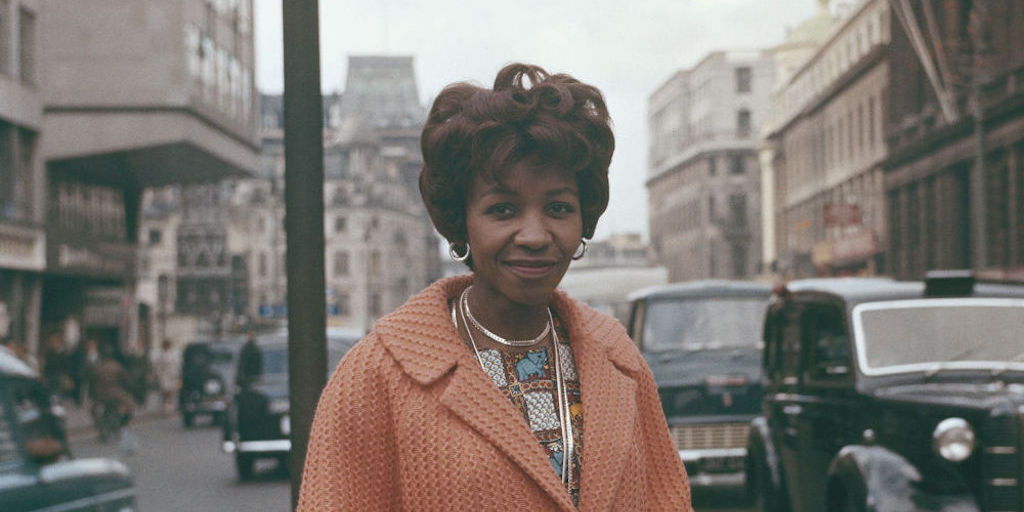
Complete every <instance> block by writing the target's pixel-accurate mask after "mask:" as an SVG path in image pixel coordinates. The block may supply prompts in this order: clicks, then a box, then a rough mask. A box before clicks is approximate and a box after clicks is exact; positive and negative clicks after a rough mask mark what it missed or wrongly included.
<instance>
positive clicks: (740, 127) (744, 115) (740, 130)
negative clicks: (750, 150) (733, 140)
mask: <svg viewBox="0 0 1024 512" xmlns="http://www.w3.org/2000/svg"><path fill="white" fill-rule="evenodd" d="M736 136H737V137H739V138H741V139H745V138H747V137H750V111H749V110H747V109H743V110H740V111H739V112H737V113H736Z"/></svg>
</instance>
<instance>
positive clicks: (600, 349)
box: [558, 296, 639, 511]
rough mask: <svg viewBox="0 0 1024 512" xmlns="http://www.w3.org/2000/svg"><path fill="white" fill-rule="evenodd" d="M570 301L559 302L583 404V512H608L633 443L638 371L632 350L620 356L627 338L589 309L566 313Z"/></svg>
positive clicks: (615, 325) (618, 327) (611, 321)
mask: <svg viewBox="0 0 1024 512" xmlns="http://www.w3.org/2000/svg"><path fill="white" fill-rule="evenodd" d="M567 301H568V299H567V298H565V297H564V296H563V297H562V298H561V300H559V301H558V302H561V303H562V307H560V308H559V312H560V313H561V314H563V315H565V314H566V313H562V312H568V315H567V316H568V317H569V318H568V319H569V329H570V343H571V344H572V347H573V354H574V356H575V358H576V366H577V370H578V372H579V375H580V394H581V396H582V398H583V458H582V465H583V466H582V475H581V477H580V478H581V482H580V509H581V510H587V511H604V510H610V509H611V507H612V506H613V504H614V503H613V501H614V498H615V496H616V494H618V490H617V486H618V484H619V483H620V482H621V480H622V479H621V473H622V471H623V468H626V467H628V466H629V465H628V464H627V463H626V457H627V456H628V454H629V451H630V450H631V447H632V446H633V444H634V442H635V440H634V439H633V435H634V426H635V425H636V417H637V408H636V388H637V384H636V381H635V380H634V378H633V375H636V372H637V371H638V370H639V366H638V365H637V361H636V359H635V358H633V357H630V352H629V350H622V345H621V339H622V338H623V337H625V336H626V334H625V332H624V331H623V329H622V326H621V325H619V323H618V322H617V321H616V320H614V319H612V318H610V317H607V316H605V315H600V314H597V313H596V312H594V311H592V310H590V309H589V308H587V309H583V308H581V307H579V306H576V307H568V304H566V302H567ZM563 318H564V316H563ZM616 340H618V341H619V342H620V343H619V344H618V345H616V344H615V343H614V341H616ZM627 348H628V347H627Z"/></svg>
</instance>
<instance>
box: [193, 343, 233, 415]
mask: <svg viewBox="0 0 1024 512" xmlns="http://www.w3.org/2000/svg"><path fill="white" fill-rule="evenodd" d="M241 346H242V339H241V338H232V339H225V340H217V341H196V342H192V343H189V344H188V345H186V346H185V350H184V352H183V353H182V358H181V360H182V362H181V390H180V391H179V392H178V410H179V411H180V412H181V421H182V423H183V424H184V425H185V427H191V426H192V425H193V422H194V421H195V418H196V417H198V416H207V417H209V418H210V421H211V423H213V424H215V425H219V424H221V423H222V422H223V420H224V415H225V413H226V411H227V409H228V400H229V399H230V397H231V386H232V382H233V380H234V371H235V358H236V357H237V355H238V350H239V347H241Z"/></svg>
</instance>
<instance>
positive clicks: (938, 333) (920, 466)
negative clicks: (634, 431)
mask: <svg viewBox="0 0 1024 512" xmlns="http://www.w3.org/2000/svg"><path fill="white" fill-rule="evenodd" d="M764 338H765V352H764V372H765V376H766V380H767V386H768V387H767V389H766V394H765V400H764V406H763V417H762V418H758V419H756V420H754V421H753V428H752V429H751V437H750V441H749V442H750V445H749V446H750V447H749V453H750V458H749V463H748V471H749V481H750V484H751V489H752V491H753V493H754V495H755V496H756V502H757V504H758V505H759V508H760V509H761V510H768V511H783V510H793V511H796V512H807V511H826V510H827V511H866V510H879V511H885V510H894V511H895V510H901V511H902V510H945V511H953V510H956V511H1010V510H1018V511H1019V510H1024V486H1022V475H1024V286H1019V285H1007V284H986V283H975V281H974V279H973V277H971V276H970V275H969V274H967V273H957V272H949V271H947V272H943V273H932V274H929V277H928V279H926V280H925V281H924V282H898V281H892V280H888V279H869V278H849V279H820V280H804V281H793V282H791V283H789V284H788V285H787V286H786V287H785V288H783V289H780V290H779V292H778V293H777V295H776V297H775V299H774V300H773V302H772V304H771V306H770V307H769V310H768V313H767V315H766V319H765V327H764Z"/></svg>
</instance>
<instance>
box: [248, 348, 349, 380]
mask: <svg viewBox="0 0 1024 512" xmlns="http://www.w3.org/2000/svg"><path fill="white" fill-rule="evenodd" d="M344 348H345V349H348V348H349V347H348V346H345V347H344ZM344 355H345V350H342V349H339V348H336V347H330V348H328V350H327V371H328V372H330V371H332V370H334V367H335V366H337V365H338V362H339V361H341V358H342V356H344ZM260 356H261V360H262V367H261V370H262V371H261V373H262V375H263V377H270V378H275V377H281V378H284V377H285V376H287V375H288V347H287V346H275V347H267V348H264V349H262V350H261V351H260Z"/></svg>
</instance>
